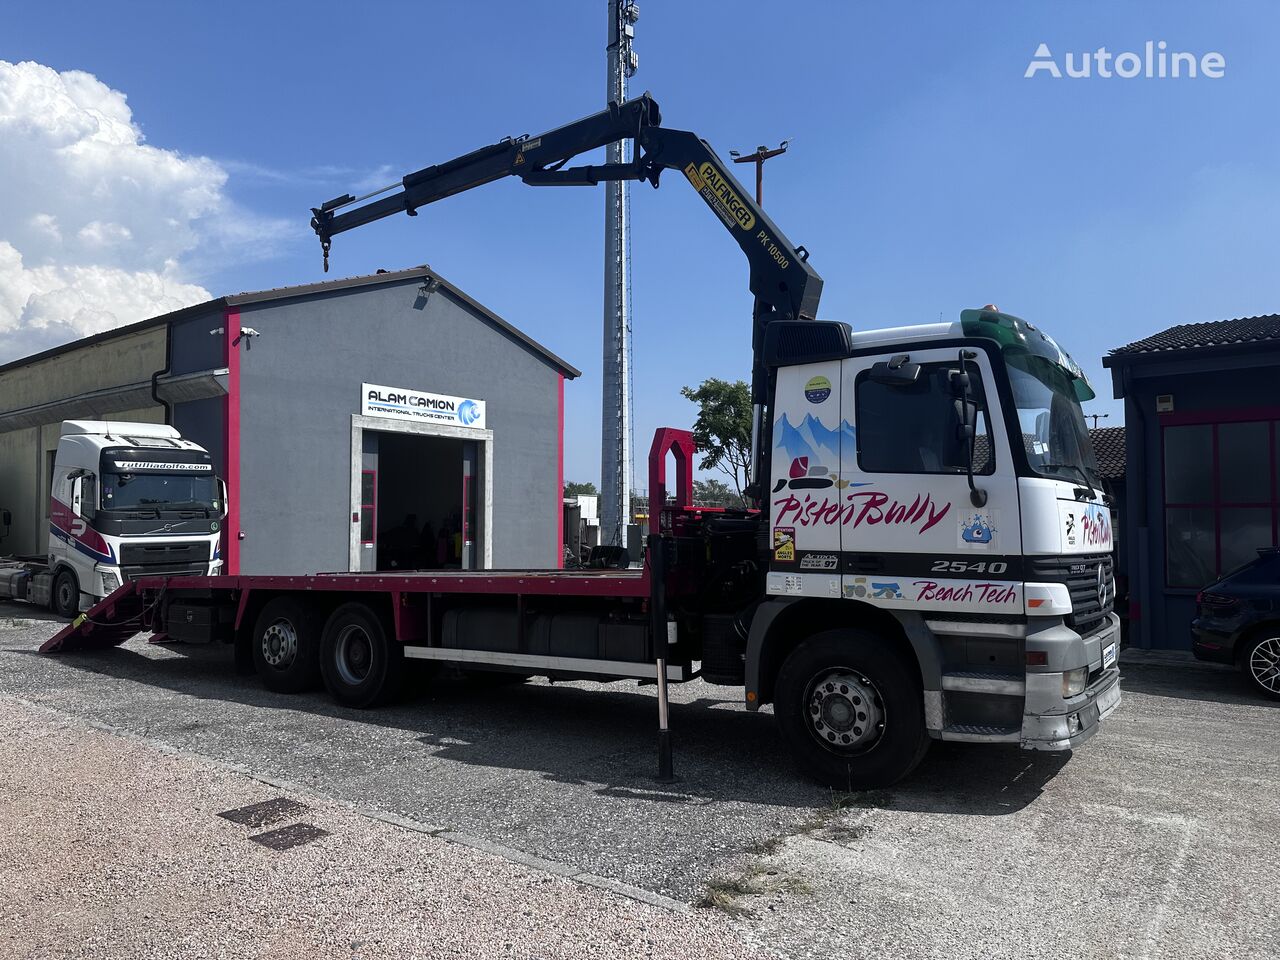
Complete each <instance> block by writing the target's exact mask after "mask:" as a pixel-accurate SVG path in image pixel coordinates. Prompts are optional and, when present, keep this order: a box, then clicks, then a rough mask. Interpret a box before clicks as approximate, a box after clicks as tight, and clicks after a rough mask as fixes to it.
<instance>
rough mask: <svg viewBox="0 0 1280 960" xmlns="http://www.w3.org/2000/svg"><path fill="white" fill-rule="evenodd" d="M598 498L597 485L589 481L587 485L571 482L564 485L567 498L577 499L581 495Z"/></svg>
mask: <svg viewBox="0 0 1280 960" xmlns="http://www.w3.org/2000/svg"><path fill="white" fill-rule="evenodd" d="M580 494H581V495H588V496H592V497H594V496H598V494H599V492H598V491H597V490H596V485H595V484H594V483H592V482H591V481H590V480H588V481H587V482H586V483H575V482H574V481H572V480H570V481H569V482H568V483H566V484H565V485H564V495H565V496H566V497H576V496H579V495H580Z"/></svg>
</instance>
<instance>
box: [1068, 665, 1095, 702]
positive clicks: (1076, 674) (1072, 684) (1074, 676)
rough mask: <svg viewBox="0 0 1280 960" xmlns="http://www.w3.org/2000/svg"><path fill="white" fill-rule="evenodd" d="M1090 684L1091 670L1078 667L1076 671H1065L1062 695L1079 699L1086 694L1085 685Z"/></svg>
mask: <svg viewBox="0 0 1280 960" xmlns="http://www.w3.org/2000/svg"><path fill="white" fill-rule="evenodd" d="M1088 682H1089V668H1088V667H1076V668H1075V669H1074V670H1064V671H1063V673H1062V695H1063V696H1064V697H1078V696H1080V694H1082V693H1084V685H1085V684H1086V683H1088Z"/></svg>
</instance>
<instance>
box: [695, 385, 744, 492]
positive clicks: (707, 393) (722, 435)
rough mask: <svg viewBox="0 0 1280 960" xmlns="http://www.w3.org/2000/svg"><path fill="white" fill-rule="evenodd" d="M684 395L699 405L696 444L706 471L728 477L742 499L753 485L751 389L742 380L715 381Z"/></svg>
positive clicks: (696, 422)
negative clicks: (713, 471)
mask: <svg viewBox="0 0 1280 960" xmlns="http://www.w3.org/2000/svg"><path fill="white" fill-rule="evenodd" d="M680 395H681V396H682V397H684V398H685V399H686V400H692V401H693V402H694V403H696V404H697V405H698V419H697V420H695V421H694V423H693V440H694V442H695V443H696V444H697V445H698V452H699V453H701V454H702V463H701V464H700V466H701V467H702V469H703V470H719V471H720V472H721V473H724V474H726V475H727V476H728V477H729V478H730V479H731V480H733V485H734V487H735V489H736V490H737V492H738V496H739V497H741V496H742V491H743V489H744V488H745V487H746V486H747V484H748V483H750V482H751V388H750V387H748V386H747V384H746V383H745V382H744V381H742V380H735V381H734V382H733V383H730V382H729V381H728V380H718V379H716V378H714V377H712V378H711V379H710V380H703V381H702V383H701V384H700V385H699V386H698V388H697V389H696V390H695V389H694V388H693V387H682V388H681V389H680Z"/></svg>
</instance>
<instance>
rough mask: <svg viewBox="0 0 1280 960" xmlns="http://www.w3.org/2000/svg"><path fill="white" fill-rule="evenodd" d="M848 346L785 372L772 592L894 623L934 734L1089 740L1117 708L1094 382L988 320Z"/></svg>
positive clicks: (1042, 340)
mask: <svg viewBox="0 0 1280 960" xmlns="http://www.w3.org/2000/svg"><path fill="white" fill-rule="evenodd" d="M849 342H850V344H851V347H852V349H850V350H849V351H848V352H847V353H846V354H845V355H843V356H836V355H832V356H830V357H829V358H824V359H820V360H819V359H818V358H817V357H815V358H814V359H815V360H817V361H818V362H808V363H805V362H801V363H799V364H797V365H793V366H779V368H778V369H777V379H776V394H775V396H776V406H775V412H774V422H773V430H772V442H773V448H774V449H773V476H772V478H771V486H770V490H771V496H770V510H771V516H770V527H771V529H770V543H771V546H772V551H773V555H772V562H771V564H770V573H769V576H768V584H767V589H768V592H769V593H770V594H773V595H774V596H776V597H779V598H784V597H795V598H801V597H822V598H831V597H840V598H842V599H843V600H845V601H847V602H850V603H853V604H860V605H869V606H870V607H875V608H878V612H879V613H881V614H885V613H887V614H889V615H891V616H893V617H894V618H895V619H897V620H898V621H899V623H900V624H901V626H902V629H903V631H904V632H905V634H906V635H907V636H908V637H910V638H911V640H912V645H913V647H915V648H916V649H917V651H918V652H919V651H924V653H920V654H919V657H920V660H921V672H922V674H923V677H922V679H923V681H924V692H925V703H924V709H925V717H926V722H927V726H928V728H929V730H930V731H931V733H932V735H933V736H935V737H937V738H939V739H944V740H967V741H980V742H1010V743H1018V744H1020V745H1021V746H1022V747H1024V748H1026V749H1041V750H1064V749H1070V748H1071V747H1073V746H1075V745H1077V744H1079V743H1080V742H1082V741H1083V740H1085V739H1087V738H1089V737H1090V736H1092V735H1093V734H1094V733H1095V732H1096V730H1097V728H1098V722H1099V720H1100V719H1101V718H1102V717H1105V716H1106V715H1107V714H1108V713H1110V711H1111V710H1112V709H1113V708H1114V707H1115V706H1116V704H1117V703H1118V702H1119V699H1120V685H1119V669H1118V667H1117V664H1116V653H1117V649H1118V643H1119V620H1118V618H1117V616H1116V615H1115V614H1114V613H1113V612H1112V602H1113V600H1114V597H1115V586H1114V583H1115V579H1114V568H1113V559H1112V522H1111V513H1110V510H1109V508H1108V505H1107V502H1106V498H1105V497H1104V494H1103V492H1102V489H1101V482H1100V479H1099V476H1098V472H1097V467H1096V464H1095V461H1094V456H1093V451H1092V446H1091V444H1090V441H1089V435H1088V432H1087V430H1086V429H1085V422H1084V416H1083V413H1082V411H1081V407H1080V404H1081V401H1083V400H1089V399H1092V397H1093V395H1094V394H1093V391H1092V389H1091V388H1090V386H1089V383H1088V380H1087V379H1086V378H1085V375H1084V373H1083V372H1082V371H1081V369H1080V367H1079V366H1078V365H1077V364H1076V363H1075V361H1073V360H1072V359H1071V358H1070V356H1068V355H1067V354H1066V353H1065V352H1064V351H1063V350H1061V349H1060V348H1059V346H1058V345H1057V344H1056V343H1055V342H1054V341H1053V340H1052V339H1051V338H1050V337H1049V336H1048V335H1047V334H1045V333H1044V332H1042V331H1041V330H1039V329H1037V328H1036V327H1035V326H1034V325H1032V324H1030V323H1027V322H1025V321H1023V320H1021V319H1019V318H1016V317H1012V316H1010V315H1008V314H1004V313H1001V312H999V311H998V310H996V309H995V308H993V307H988V308H984V309H982V310H966V311H964V312H963V313H962V314H961V318H960V320H959V322H955V323H937V324H926V325H922V326H912V327H898V328H892V329H883V330H870V331H867V332H852V333H851V336H850V341H849ZM863 609H864V610H865V607H864V608H863ZM867 613H868V622H874V617H873V616H871V611H868V612H867ZM851 619H852V620H855V621H856V620H857V619H858V618H857V617H853V618H851ZM935 658H936V662H932V663H931V662H929V661H932V660H934V659H935ZM851 689H852V688H851ZM872 699H873V700H874V697H873V698H872ZM868 702H870V701H868ZM823 703H825V701H823ZM815 704H817V701H815ZM845 706H847V708H848V710H851V711H854V715H859V714H857V710H858V709H859V708H858V707H857V704H856V703H854V701H853V700H852V699H851V700H850V704H849V705H845ZM819 707H821V709H819ZM824 711H825V707H824V706H823V705H822V704H817V705H816V706H815V707H814V708H813V709H812V710H811V711H810V714H811V717H810V720H811V725H812V726H813V729H812V731H811V732H812V733H813V734H814V736H817V737H823V736H826V734H832V735H834V736H836V737H837V739H839V737H845V738H846V744H845V746H846V748H847V749H848V750H849V751H851V754H852V753H856V752H857V750H858V749H859V747H860V741H861V740H862V739H864V738H866V737H871V736H872V735H873V733H874V731H873V728H872V726H870V725H868V724H862V725H861V728H862V729H859V725H858V724H856V723H854V724H845V725H844V726H841V725H839V724H835V723H833V722H831V720H830V718H829V717H827V714H826V712H824ZM841 715H842V716H843V714H841ZM846 727H848V729H846ZM828 739H830V737H828ZM829 749H833V750H839V749H841V745H840V743H838V742H833V743H831V744H830V745H829Z"/></svg>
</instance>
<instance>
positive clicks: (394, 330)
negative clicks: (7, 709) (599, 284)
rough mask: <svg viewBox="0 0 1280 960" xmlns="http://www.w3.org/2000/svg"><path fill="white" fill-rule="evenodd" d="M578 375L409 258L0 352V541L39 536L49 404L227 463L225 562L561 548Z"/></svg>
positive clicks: (379, 561) (400, 563) (338, 564)
mask: <svg viewBox="0 0 1280 960" xmlns="http://www.w3.org/2000/svg"><path fill="white" fill-rule="evenodd" d="M578 375H579V371H578V370H576V369H574V368H573V367H572V366H570V365H569V364H568V363H566V362H565V361H563V360H561V359H560V358H559V357H557V356H555V355H554V354H552V353H550V352H549V351H548V350H546V349H545V348H544V347H542V346H540V345H539V344H537V343H535V342H534V341H533V340H531V339H530V338H529V337H528V336H526V335H525V334H523V333H521V332H520V331H519V330H517V329H516V328H515V327H513V326H511V325H510V324H509V323H507V322H506V321H504V320H503V319H501V318H500V317H498V316H497V315H496V314H494V313H493V312H492V311H490V310H488V309H486V308H485V307H484V306H482V305H481V304H479V303H477V302H476V301H474V300H473V299H471V298H470V297H468V296H467V295H466V294H464V293H463V292H462V291H460V290H458V289H457V288H456V287H454V286H452V285H451V284H450V283H448V282H447V281H446V280H444V279H442V278H441V277H440V276H439V275H437V274H436V273H435V272H433V271H432V270H430V269H429V268H427V267H418V268H414V269H410V270H401V271H397V272H392V273H378V274H375V275H372V276H366V277H355V278H350V279H345V280H334V281H329V282H325V283H317V284H312V285H308V286H299V287H285V288H281V289H277V290H267V291H261V292H257V293H246V294H239V295H236V296H228V297H222V298H219V299H216V300H211V301H209V302H206V303H201V304H197V305H195V306H193V307H188V308H186V309H183V310H179V311H176V312H174V313H170V314H166V315H164V316H159V317H154V318H151V319H148V320H143V321H141V322H140V323H134V324H132V325H130V326H125V327H120V328H118V329H115V330H111V331H108V332H106V333H102V334H98V335H96V336H92V337H88V338H86V339H83V340H79V341H77V342H75V343H70V344H67V345H65V346H62V347H57V348H55V349H53V350H49V351H46V352H44V353H41V354H38V355H36V356H33V357H28V358H26V359H24V360H18V361H15V362H13V363H9V364H7V365H5V366H3V367H0V491H3V500H4V502H3V503H0V508H4V509H7V510H8V511H9V512H10V514H11V516H12V523H11V526H10V529H9V531H8V535H7V536H6V537H5V538H4V540H3V542H2V543H0V552H3V553H5V554H24V555H41V554H43V553H44V551H45V548H46V534H47V530H48V517H49V494H48V491H49V483H50V474H51V470H52V465H53V451H54V450H55V449H56V448H57V445H58V436H59V431H60V425H61V423H62V421H64V420H73V419H92V420H120V421H145V422H158V423H161V422H165V420H166V419H168V421H169V422H170V423H172V424H173V426H175V427H176V428H177V429H178V430H179V431H180V432H181V433H182V435H183V436H184V437H186V438H187V439H189V440H193V441H195V442H196V443H199V444H200V445H201V446H203V447H204V448H205V449H207V450H209V451H210V452H211V453H212V455H213V461H214V468H215V470H216V471H217V473H218V475H219V476H220V477H223V478H225V480H226V482H227V487H228V495H229V496H228V499H229V503H230V513H229V515H228V517H227V520H226V525H225V534H224V547H223V551H222V556H223V557H224V559H225V568H224V571H223V572H225V573H230V574H235V573H242V574H257V573H274V574H304V573H318V572H327V571H344V570H378V569H406V568H412V569H423V568H427V569H450V568H452V569H458V568H465V569H472V568H482V567H493V566H519V567H555V566H559V565H560V562H561V556H562V554H561V546H560V544H561V536H562V533H561V530H560V525H561V522H562V519H561V518H562V510H561V490H562V487H563V475H562V449H563V424H564V381H565V379H566V378H568V379H573V378H575V377H577V376H578ZM3 532H4V531H3V529H0V533H3Z"/></svg>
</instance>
